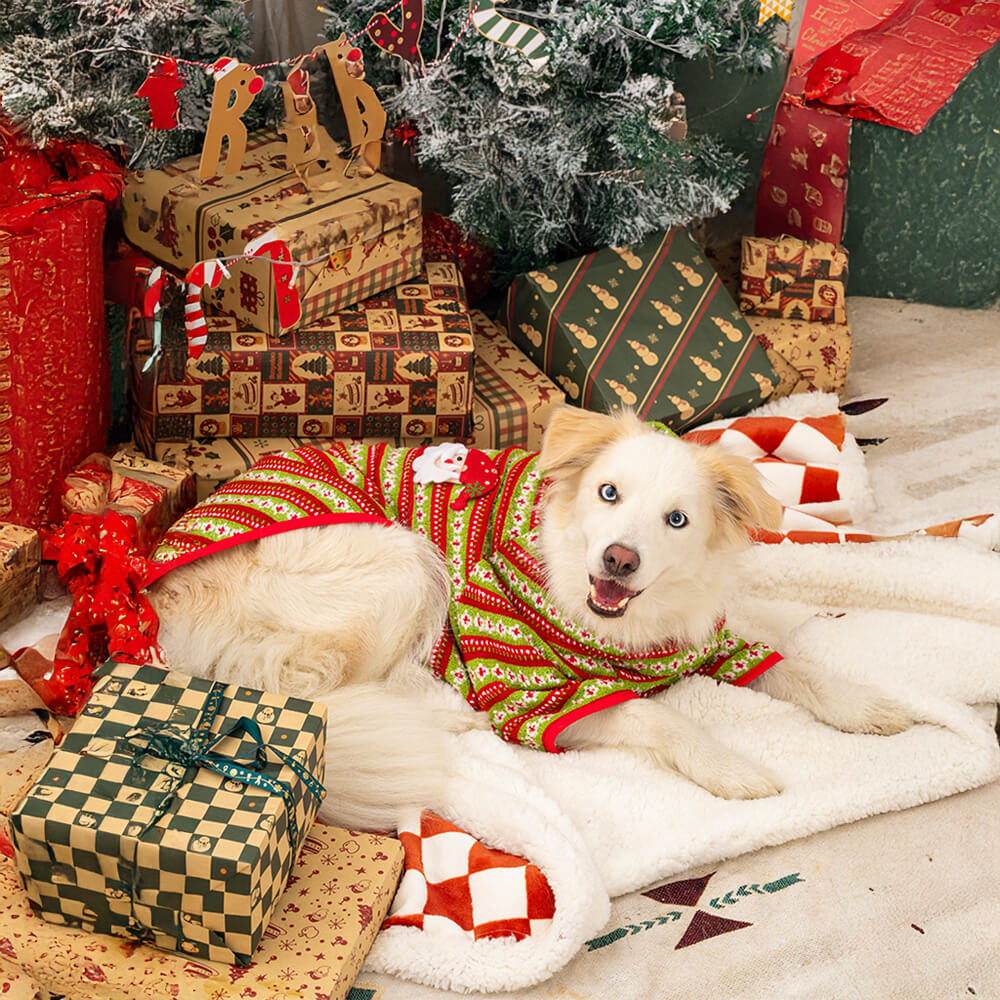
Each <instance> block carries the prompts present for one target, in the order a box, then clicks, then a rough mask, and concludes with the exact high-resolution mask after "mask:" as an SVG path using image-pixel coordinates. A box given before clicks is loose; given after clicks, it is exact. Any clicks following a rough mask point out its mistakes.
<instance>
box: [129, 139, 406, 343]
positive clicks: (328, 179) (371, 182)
mask: <svg viewBox="0 0 1000 1000" xmlns="http://www.w3.org/2000/svg"><path fill="white" fill-rule="evenodd" d="M289 149H290V147H289V145H288V144H287V143H286V142H284V141H283V140H282V139H281V138H280V137H279V136H278V135H276V134H275V133H273V132H260V133H255V134H253V135H251V136H250V137H249V139H248V141H247V146H246V154H245V156H244V157H243V161H242V165H241V166H240V169H239V171H238V172H237V173H234V174H222V175H221V176H218V177H213V178H210V179H209V180H207V181H204V182H203V181H202V180H201V179H200V177H199V175H198V172H199V158H198V157H197V156H189V157H186V158H184V159H182V160H178V161H177V162H175V163H172V164H169V165H167V166H165V167H162V168H161V169H159V170H137V171H133V172H131V173H130V174H129V176H128V181H127V184H126V187H125V192H124V194H123V196H122V210H123V219H124V227H125V236H126V238H127V239H128V241H129V242H130V243H131V244H132V245H133V246H135V247H138V248H139V249H140V250H141V251H142V252H143V253H147V254H149V256H150V257H152V258H153V259H154V260H156V261H157V262H158V263H160V264H162V265H164V266H165V267H167V268H170V269H171V270H172V271H173V272H174V273H176V274H178V275H180V276H182V277H183V276H185V275H187V274H188V273H189V272H190V271H191V269H192V268H194V267H195V266H196V265H197V264H198V263H199V262H201V261H210V262H211V261H213V260H214V258H218V257H221V258H223V259H224V262H225V268H226V272H228V276H227V275H226V273H225V272H222V271H215V270H213V271H212V273H211V276H210V280H209V279H206V282H205V284H206V285H208V287H206V288H205V289H204V294H203V295H202V294H201V292H202V288H201V286H199V285H197V282H196V283H195V284H194V285H192V288H193V290H194V294H196V295H201V298H202V299H203V301H204V303H205V305H206V306H210V307H217V308H219V309H221V310H222V311H224V312H226V313H229V314H231V315H233V316H235V317H236V318H237V319H238V320H239V322H240V323H241V325H243V326H246V327H249V328H251V329H256V330H261V331H263V332H264V333H268V334H271V335H272V336H278V337H280V336H282V335H284V334H286V333H288V332H289V331H291V330H294V329H296V328H298V327H300V326H308V325H309V324H310V323H312V322H314V321H316V320H318V319H322V318H323V317H324V316H327V315H329V314H330V313H333V312H336V311H337V310H338V309H344V308H346V307H348V306H351V305H353V304H354V303H355V302H359V301H361V300H362V299H364V298H367V297H368V296H370V295H375V294H377V293H378V292H381V291H383V290H384V289H386V288H392V287H393V286H394V285H398V284H400V283H401V282H404V281H408V280H409V279H410V278H412V277H414V276H415V275H417V274H418V273H419V272H420V267H421V264H422V261H423V241H422V226H421V196H420V192H419V191H418V190H417V189H416V188H415V187H412V186H410V185H409V184H404V183H402V182H401V181H397V180H392V179H390V178H389V177H386V176H385V175H384V174H380V173H375V174H372V175H371V176H367V177H366V176H362V175H361V173H360V172H355V173H353V174H352V172H351V164H350V163H349V162H348V161H347V160H341V159H340V158H331V159H330V160H329V162H327V161H323V163H322V164H319V165H318V167H322V169H317V170H316V171H313V172H310V173H305V172H303V171H302V170H301V169H300V170H296V169H295V165H294V164H289V162H288V157H289ZM335 152H339V149H338V150H336V151H335ZM349 175H350V176H349ZM244 254H248V257H247V259H242V260H228V258H231V257H234V256H241V255H244ZM282 261H288V263H289V265H290V266H285V267H283V266H282V264H281V262H282Z"/></svg>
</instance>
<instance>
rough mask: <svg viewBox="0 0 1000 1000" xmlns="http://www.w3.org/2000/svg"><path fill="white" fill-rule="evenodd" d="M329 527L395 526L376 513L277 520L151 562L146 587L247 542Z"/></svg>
mask: <svg viewBox="0 0 1000 1000" xmlns="http://www.w3.org/2000/svg"><path fill="white" fill-rule="evenodd" d="M325 524H382V525H391V524H393V522H392V521H390V520H388V518H385V517H376V516H375V515H374V514H337V513H333V512H330V513H329V514H314V515H313V516H311V517H293V518H290V519H289V520H287V521H273V522H271V523H270V524H265V525H263V526H261V527H260V528H254V529H253V530H252V531H244V532H241V533H240V534H237V535H231V536H230V537H229V538H222V539H220V540H219V541H217V542H208V543H207V544H205V545H199V546H198V548H196V549H192V550H191V551H190V552H185V553H184V554H183V555H181V556H178V557H177V558H176V559H171V560H170V561H169V562H165V563H150V564H149V573H148V574H147V576H146V581H145V583H144V584H143V586H145V587H148V586H149V585H150V584H151V583H155V582H156V581H157V580H159V579H160V577H161V576H164V575H165V574H166V573H168V572H170V570H172V569H177V567H178V566H184V565H186V564H187V563H192V562H194V561H195V560H196V559H201V558H202V556H209V555H212V554H213V553H215V552H222V551H224V550H225V549H231V548H233V547H234V546H236V545H242V544H243V543H244V542H255V541H257V540H258V539H261V538H267V537H268V536H269V535H280V534H282V533H284V532H286V531H292V530H298V529H299V528H318V527H320V526H322V525H325Z"/></svg>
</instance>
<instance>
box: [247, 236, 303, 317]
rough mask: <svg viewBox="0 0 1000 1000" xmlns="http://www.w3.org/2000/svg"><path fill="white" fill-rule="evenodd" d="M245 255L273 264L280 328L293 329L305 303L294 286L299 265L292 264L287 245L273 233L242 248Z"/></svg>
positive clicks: (272, 270)
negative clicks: (263, 259) (261, 258)
mask: <svg viewBox="0 0 1000 1000" xmlns="http://www.w3.org/2000/svg"><path fill="white" fill-rule="evenodd" d="M243 253H244V255H245V256H247V257H264V258H267V259H269V260H270V261H271V274H272V275H273V277H274V301H275V306H276V307H277V310H278V324H279V326H280V327H281V329H282V330H288V329H290V328H292V327H294V326H295V325H296V324H297V323H298V322H299V320H300V319H301V318H302V303H301V301H300V300H299V289H298V287H297V286H296V284H295V279H296V278H297V277H298V265H297V264H293V263H292V255H291V253H289V250H288V244H287V243H286V242H285V241H284V240H283V239H281V238H280V237H278V236H277V235H275V233H274V231H273V230H272V231H270V232H267V233H264V234H263V235H262V236H258V237H257V238H256V239H254V240H251V241H250V242H249V243H248V244H247V245H246V246H245V247H244V248H243Z"/></svg>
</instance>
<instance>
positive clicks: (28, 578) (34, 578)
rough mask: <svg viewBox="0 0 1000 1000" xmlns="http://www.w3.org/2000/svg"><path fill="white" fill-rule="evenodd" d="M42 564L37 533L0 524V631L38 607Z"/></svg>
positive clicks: (29, 529) (20, 527)
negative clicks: (36, 605) (36, 604)
mask: <svg viewBox="0 0 1000 1000" xmlns="http://www.w3.org/2000/svg"><path fill="white" fill-rule="evenodd" d="M41 564H42V546H41V542H40V541H39V538H38V532H37V531H34V530H33V529H31V528H24V527H22V526H21V525H19V524H6V523H2V524H0V629H5V628H8V627H9V626H11V625H13V624H14V623H15V622H18V621H20V620H21V619H22V618H23V617H24V616H25V615H26V614H27V613H28V612H29V611H30V610H31V609H32V608H33V607H34V606H35V603H36V601H37V600H38V579H39V573H40V571H41Z"/></svg>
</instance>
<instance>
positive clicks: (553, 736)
mask: <svg viewBox="0 0 1000 1000" xmlns="http://www.w3.org/2000/svg"><path fill="white" fill-rule="evenodd" d="M638 697H639V695H637V694H636V693H635V691H614V692H612V693H611V694H606V695H605V696H604V697H603V698H598V699H597V701H592V702H589V703H588V704H586V705H581V706H580V707H579V708H574V709H573V711H571V712H567V713H566V714H565V715H560V716H559V718H557V719H553V720H552V722H550V723H549V725H548V726H547V727H546V729H545V732H544V733H542V745H543V746H544V747H545V749H546V750H548V752H549V753H565V748H564V747H557V746H556V740H557V739H558V738H559V734H560V733H561V732H562V731H563V730H564V729H565V728H566V727H567V726H571V725H572V724H573V723H574V722H577V721H578V720H580V719H582V718H584V717H585V716H587V715H592V714H593V713H594V712H600V711H601V710H602V709H605V708H611V707H612V706H614V705H620V704H621V703H622V702H623V701H631V700H632V699H633V698H638Z"/></svg>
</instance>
